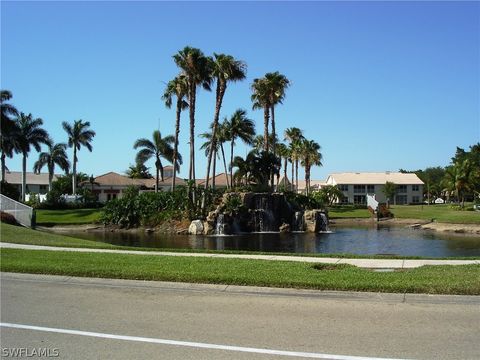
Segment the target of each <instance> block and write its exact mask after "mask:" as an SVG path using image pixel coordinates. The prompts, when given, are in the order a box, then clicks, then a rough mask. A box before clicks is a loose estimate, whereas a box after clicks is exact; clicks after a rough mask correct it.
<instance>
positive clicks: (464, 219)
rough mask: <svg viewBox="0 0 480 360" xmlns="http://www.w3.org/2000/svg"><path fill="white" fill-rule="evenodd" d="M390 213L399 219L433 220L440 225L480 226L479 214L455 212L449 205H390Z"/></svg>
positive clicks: (464, 211) (474, 212)
mask: <svg viewBox="0 0 480 360" xmlns="http://www.w3.org/2000/svg"><path fill="white" fill-rule="evenodd" d="M390 211H391V212H392V213H393V214H394V216H395V217H396V218H399V219H423V220H432V219H434V220H435V221H437V222H442V223H456V224H480V212H478V211H466V210H463V211H462V210H457V209H455V208H452V206H451V205H392V206H390Z"/></svg>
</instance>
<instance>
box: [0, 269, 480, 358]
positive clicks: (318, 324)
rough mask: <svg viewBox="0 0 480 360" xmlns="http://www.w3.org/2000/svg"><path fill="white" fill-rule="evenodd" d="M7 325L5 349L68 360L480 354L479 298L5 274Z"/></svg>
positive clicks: (4, 324) (3, 340) (3, 302)
mask: <svg viewBox="0 0 480 360" xmlns="http://www.w3.org/2000/svg"><path fill="white" fill-rule="evenodd" d="M1 323H2V327H1V328H0V330H1V334H0V335H1V348H2V349H1V350H2V355H3V356H5V355H7V354H8V352H10V354H12V351H14V350H15V349H26V350H24V351H27V352H28V351H29V352H30V353H29V354H30V355H31V353H32V351H34V349H37V351H38V349H40V350H41V349H47V350H48V351H50V355H55V354H56V353H57V352H58V354H59V358H65V359H273V358H278V357H281V358H286V359H287V358H292V359H293V358H302V357H303V358H306V357H307V356H310V357H316V358H323V359H338V360H355V359H356V358H355V357H367V358H370V357H377V358H402V359H407V358H410V359H411V358H418V359H478V358H479V356H480V341H479V340H480V337H479V333H480V332H479V330H480V298H479V297H464V296H426V295H420V296H419V295H406V296H405V295H403V294H391V295H389V294H386V295H380V294H366V293H339V292H316V291H305V290H304V291H295V290H281V289H278V290H271V289H262V288H250V287H245V288H243V287H236V286H201V285H188V284H173V283H161V282H144V281H125V280H102V279H79V278H69V277H60V276H35V275H22V274H5V273H4V274H2V277H1ZM19 325H21V326H24V328H18V326H19ZM17 351H18V350H17ZM247 351H248V352H247ZM289 352H290V353H289ZM37 358H38V357H37Z"/></svg>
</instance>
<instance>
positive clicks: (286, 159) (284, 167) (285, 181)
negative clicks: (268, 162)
mask: <svg viewBox="0 0 480 360" xmlns="http://www.w3.org/2000/svg"><path fill="white" fill-rule="evenodd" d="M287 166H288V158H286V157H285V158H284V159H283V186H284V187H285V190H287ZM277 188H278V184H277Z"/></svg>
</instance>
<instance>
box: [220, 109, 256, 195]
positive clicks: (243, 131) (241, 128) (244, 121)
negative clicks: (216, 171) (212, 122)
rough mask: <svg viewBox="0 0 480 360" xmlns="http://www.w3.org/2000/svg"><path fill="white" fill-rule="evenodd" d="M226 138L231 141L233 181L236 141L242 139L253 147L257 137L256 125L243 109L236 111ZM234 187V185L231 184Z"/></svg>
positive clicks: (229, 123) (228, 127)
mask: <svg viewBox="0 0 480 360" xmlns="http://www.w3.org/2000/svg"><path fill="white" fill-rule="evenodd" d="M225 126H226V129H225V131H226V136H227V138H228V139H229V140H230V179H233V148H234V147H235V140H237V139H240V140H242V141H243V142H244V143H245V144H247V145H252V144H253V140H254V137H255V124H254V122H253V121H252V120H251V119H249V118H247V112H246V110H243V109H238V110H237V111H235V112H234V113H233V115H232V117H231V118H230V120H229V121H228V122H227V123H226V125H225ZM230 185H232V186H233V184H230Z"/></svg>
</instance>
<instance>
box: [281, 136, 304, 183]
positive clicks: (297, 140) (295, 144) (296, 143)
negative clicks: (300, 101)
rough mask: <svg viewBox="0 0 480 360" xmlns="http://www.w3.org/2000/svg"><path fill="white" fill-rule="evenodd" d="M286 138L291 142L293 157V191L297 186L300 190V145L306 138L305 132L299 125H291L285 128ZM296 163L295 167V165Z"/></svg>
mask: <svg viewBox="0 0 480 360" xmlns="http://www.w3.org/2000/svg"><path fill="white" fill-rule="evenodd" d="M284 137H285V140H287V141H288V142H289V148H290V154H291V159H292V191H293V188H294V187H296V189H297V190H298V162H299V160H300V152H299V149H300V145H301V142H302V140H303V139H304V136H303V132H302V130H300V129H299V128H297V127H291V128H287V129H285V133H284ZM293 164H295V167H294V166H293ZM294 171H295V179H296V184H295V185H294V182H293V179H294Z"/></svg>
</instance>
